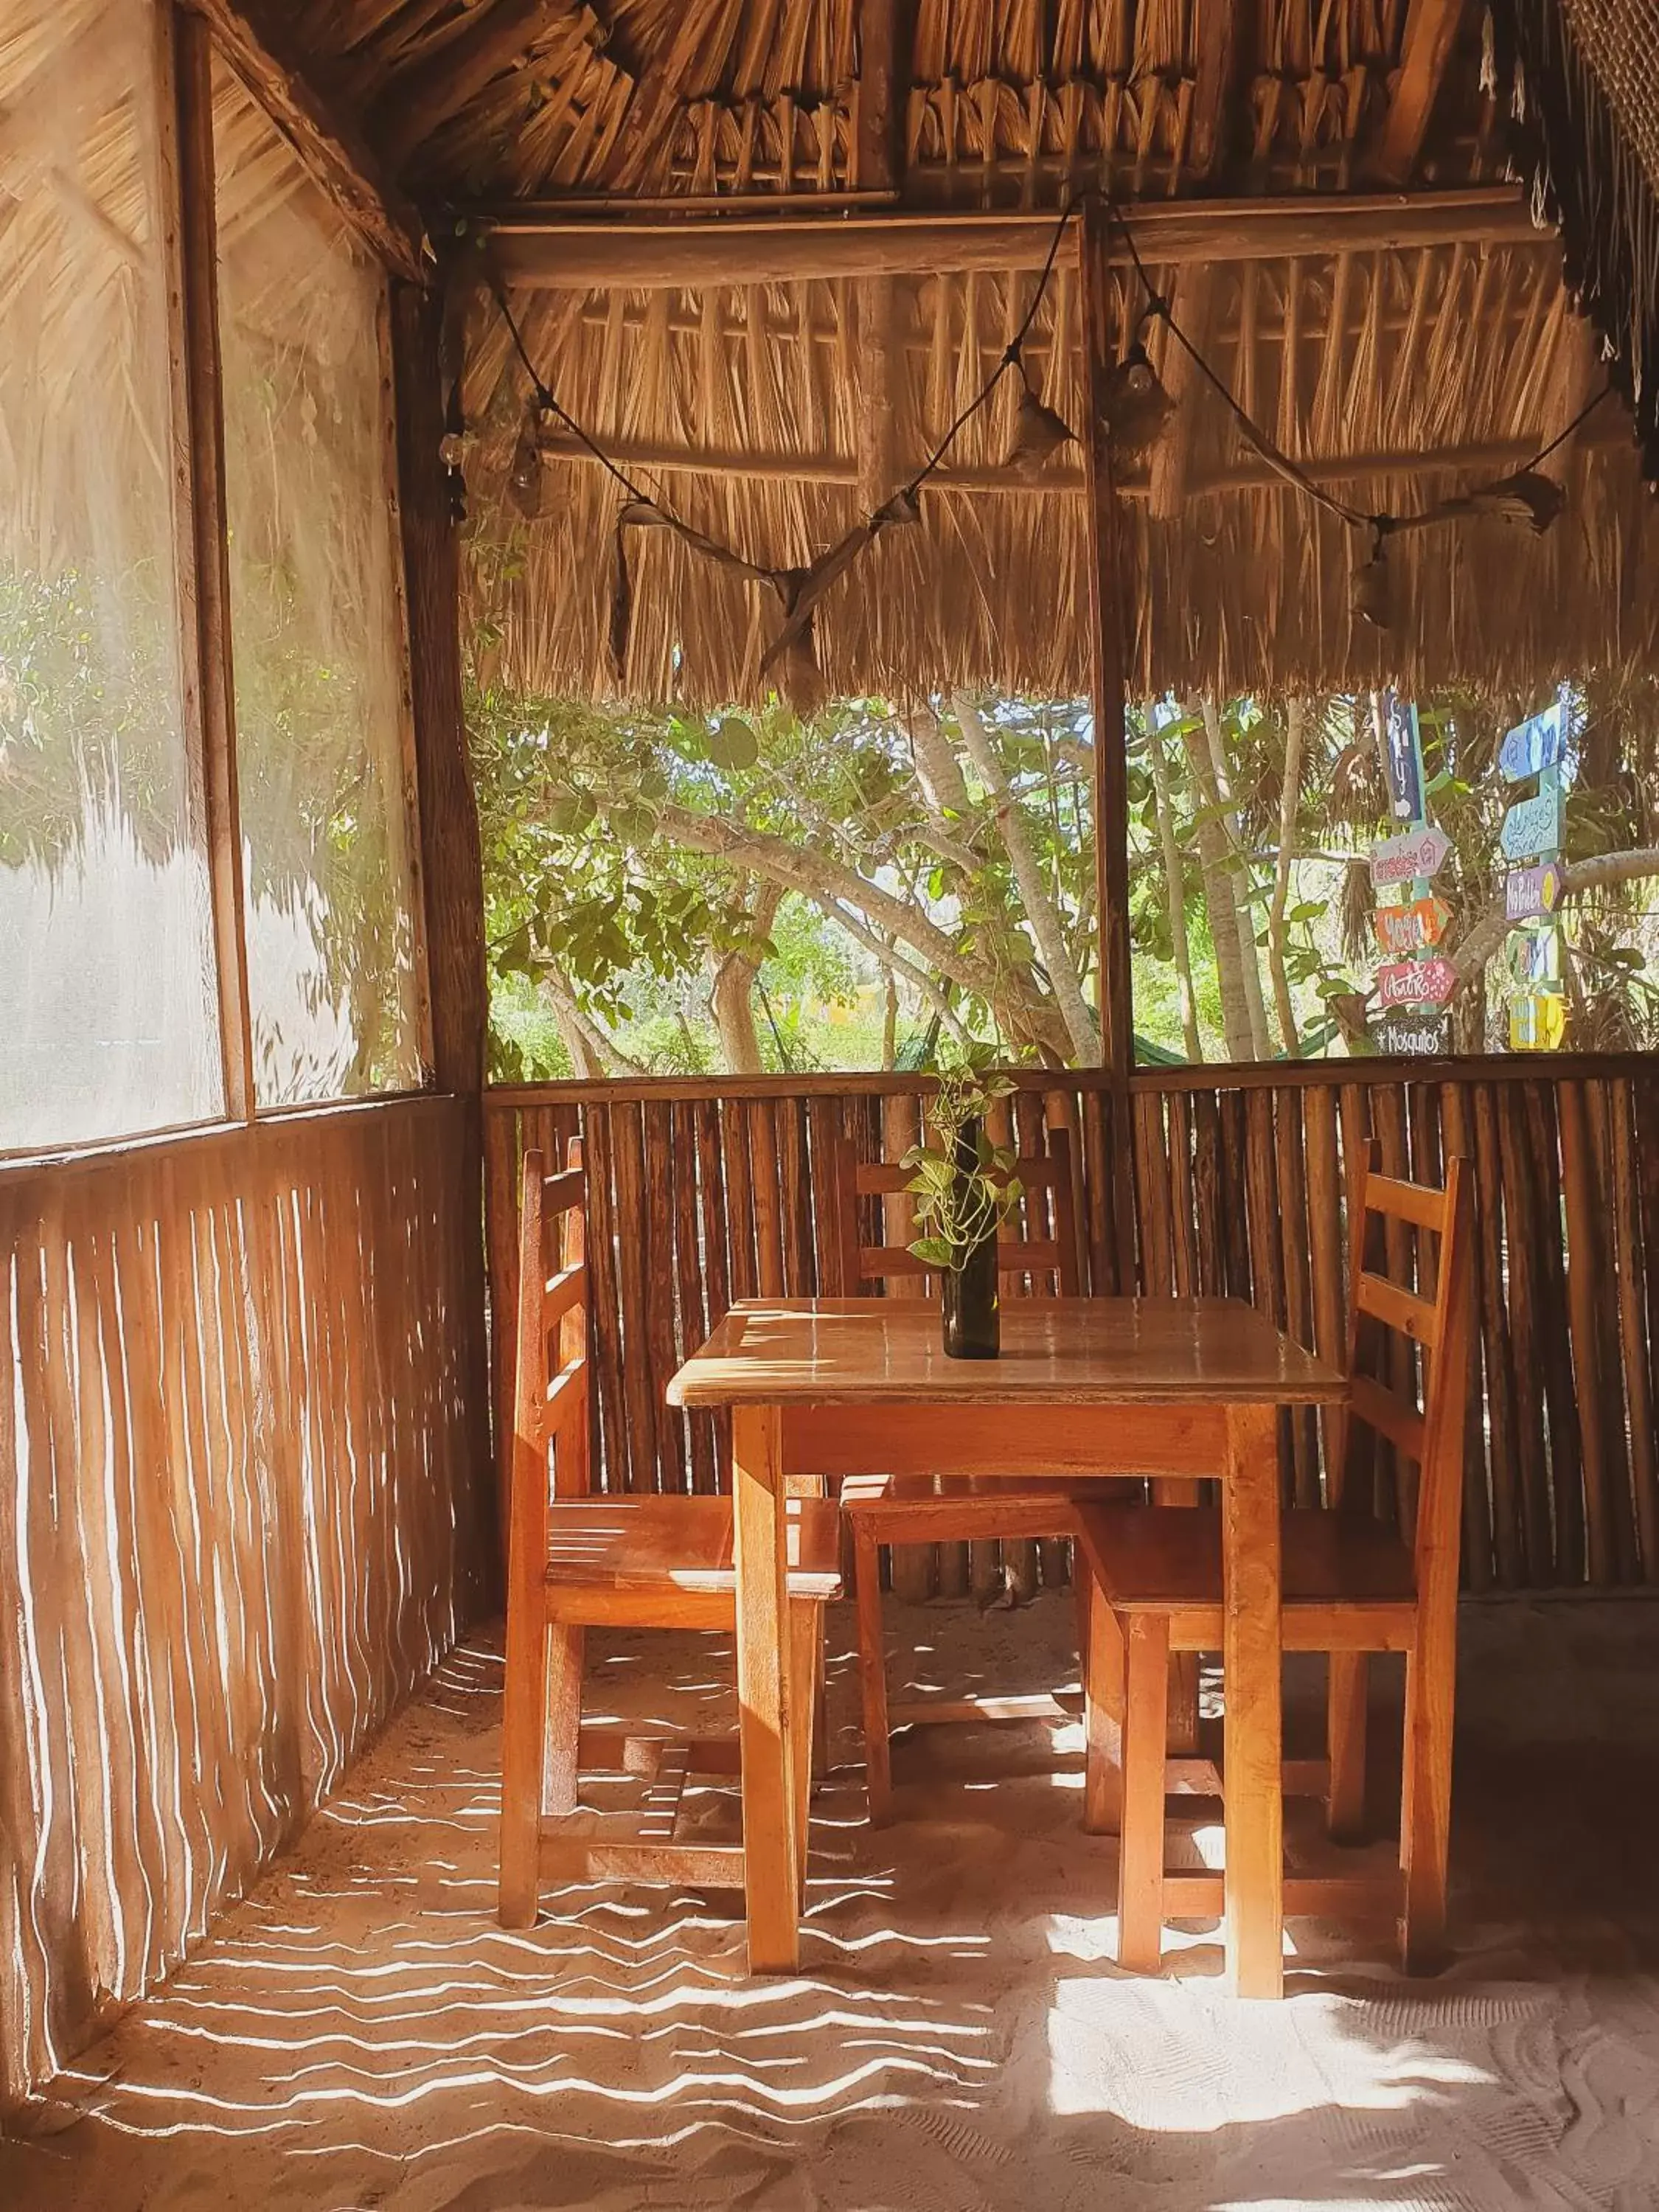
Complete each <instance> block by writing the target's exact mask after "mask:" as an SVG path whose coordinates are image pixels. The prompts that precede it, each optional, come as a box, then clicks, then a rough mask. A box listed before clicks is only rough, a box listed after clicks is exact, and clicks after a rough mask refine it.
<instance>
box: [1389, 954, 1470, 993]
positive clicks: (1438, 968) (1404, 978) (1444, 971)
mask: <svg viewBox="0 0 1659 2212" xmlns="http://www.w3.org/2000/svg"><path fill="white" fill-rule="evenodd" d="M1456 988H1457V970H1456V969H1455V968H1454V967H1453V966H1452V964H1451V962H1450V961H1449V960H1443V959H1442V958H1441V957H1440V956H1439V954H1438V953H1436V954H1435V956H1434V957H1433V958H1432V959H1431V960H1395V961H1391V962H1390V963H1389V965H1388V966H1387V967H1386V968H1379V969H1377V971H1376V995H1377V996H1378V998H1379V999H1381V1000H1382V1001H1383V1005H1384V1006H1444V1005H1445V1003H1446V1001H1447V1000H1448V999H1449V998H1450V996H1451V994H1452V993H1453V992H1454V991H1455V989H1456Z"/></svg>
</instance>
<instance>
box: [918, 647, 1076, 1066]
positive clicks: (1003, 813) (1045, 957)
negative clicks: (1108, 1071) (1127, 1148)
mask: <svg viewBox="0 0 1659 2212" xmlns="http://www.w3.org/2000/svg"><path fill="white" fill-rule="evenodd" d="M952 703H953V704H954V706H955V708H956V713H957V727H958V728H959V729H960V731H961V732H962V741H963V744H964V745H966V747H967V749H968V754H969V758H970V759H971V760H972V762H973V763H974V766H975V768H976V769H978V770H979V773H980V777H981V781H982V782H983V783H984V785H985V787H986V790H987V792H988V793H989V794H990V798H991V802H992V805H994V808H995V810H996V819H997V828H998V829H999V831H1000V834H1001V837H1002V842H1003V845H1004V848H1006V852H1007V854H1008V860H1009V863H1010V865H1011V866H1012V869H1013V872H1014V880H1015V882H1016V883H1017V884H1018V885H1019V895H1020V898H1021V900H1022V901H1023V902H1024V908H1025V919H1026V921H1027V922H1028V923H1029V924H1030V931H1031V934H1032V936H1033V937H1034V938H1036V943H1037V950H1038V951H1040V952H1041V953H1042V964H1043V966H1044V967H1045V968H1046V969H1048V983H1049V987H1050V989H1051V990H1052V991H1053V992H1054V1001H1055V1004H1056V1005H1057V1006H1059V1008H1060V1017H1061V1018H1062V1020H1063V1021H1064V1022H1065V1024H1066V1035H1067V1036H1069V1037H1070V1039H1071V1042H1072V1050H1073V1053H1074V1054H1076V1056H1077V1061H1078V1064H1079V1066H1084V1067H1097V1066H1099V1065H1100V1030H1099V1026H1098V1024H1097V1022H1096V1020H1095V1018H1094V1015H1093V1013H1092V1012H1091V1010H1090V1007H1089V1004H1088V1001H1087V1000H1085V997H1084V995H1083V985H1082V982H1081V981H1080V979H1079V975H1078V972H1077V969H1076V967H1075V966H1074V965H1073V960H1072V953H1071V947H1070V946H1069V945H1067V944H1066V929H1065V925H1064V923H1063V922H1062V921H1061V920H1060V911H1059V908H1057V907H1056V906H1055V904H1054V899H1053V897H1052V896H1051V895H1050V893H1049V890H1048V884H1047V883H1046V882H1045V881H1044V879H1043V874H1042V865H1041V863H1040V862H1039V860H1038V859H1037V856H1036V849H1035V848H1034V847H1033V846H1032V843H1031V840H1030V835H1029V833H1028V831H1027V828H1026V823H1025V817H1024V814H1023V813H1022V812H1021V811H1020V805H1019V801H1018V798H1017V797H1016V796H1015V794H1014V792H1013V790H1012V787H1011V786H1010V784H1009V781H1008V775H1007V771H1006V769H1005V768H1004V766H1003V762H1002V756H1001V754H1000V752H999V750H997V742H996V738H995V737H994V734H993V733H992V732H991V731H990V730H988V729H987V727H986V725H985V722H984V720H983V719H982V718H981V714H980V712H979V709H978V708H977V707H975V704H974V702H972V700H971V699H969V698H966V697H964V696H963V694H962V693H961V692H960V691H958V692H957V693H956V694H955V695H954V697H953V702H952Z"/></svg>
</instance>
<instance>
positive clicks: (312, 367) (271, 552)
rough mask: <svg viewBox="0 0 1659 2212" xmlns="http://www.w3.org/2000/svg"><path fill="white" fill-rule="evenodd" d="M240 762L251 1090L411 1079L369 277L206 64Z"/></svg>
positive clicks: (398, 666)
mask: <svg viewBox="0 0 1659 2212" xmlns="http://www.w3.org/2000/svg"><path fill="white" fill-rule="evenodd" d="M214 135H215V149H216V161H217V165H218V191H219V246H220V271H219V286H220V329H221V337H222V348H223V355H224V382H225V445H226V466H227V471H228V504H229V513H230V557H231V612H232V638H233V646H234V658H235V677H236V726H237V761H238V770H239V775H240V799H241V813H242V832H243V848H244V861H245V866H246V877H247V950H248V983H249V995H250V999H251V1000H252V1016H253V1049H254V1071H255V1078H256V1083H257V1088H258V1099H259V1103H261V1104H262V1105H267V1106H270V1105H283V1104H290V1103H299V1102H301V1101H304V1100H308V1099H322V1098H329V1097H342V1096H346V1095H353V1094H361V1093H362V1092H366V1091H386V1090H395V1089H398V1088H402V1087H405V1086H408V1085H413V1084H415V1083H416V1082H417V1081H418V1080H419V1077H420V1050H419V1039H418V1027H417V1019H416V969H417V962H416V940H415V925H414V916H415V914H416V900H415V897H414V891H413V884H412V879H411V867H410V808H409V806H408V805H407V803H406V796H405V786H404V761H405V758H406V752H405V746H404V734H405V731H406V727H407V720H406V718H407V714H408V701H407V690H406V674H405V653H404V623H403V613H402V608H401V605H400V603H399V600H398V588H397V575H398V570H397V550H398V549H397V544H396V534H395V526H394V515H393V510H392V502H391V499H390V496H389V487H390V474H389V459H388V450H387V441H388V438H389V435H390V427H391V426H390V418H389V407H390V398H389V392H388V390H387V386H386V377H385V374H384V362H385V357H386V356H385V332H384V328H383V319H384V301H385V287H384V283H383V281H382V279H381V277H380V272H379V271H378V270H377V269H376V268H375V267H374V265H373V264H372V263H371V262H370V261H369V260H368V258H367V257H366V256H365V255H364V254H363V253H362V252H361V251H360V250H359V249H358V248H357V246H356V244H355V242H354V241H353V240H351V239H350V238H349V236H348V235H347V234H344V233H343V229H342V226H341V223H340V221H339V218H338V217H337V216H336V215H335V214H334V213H333V212H332V210H331V209H330V207H329V205H328V204H327V203H326V201H325V200H324V199H323V197H321V195H320V194H319V192H318V191H317V190H316V188H315V186H314V185H312V183H311V182H310V180H309V179H308V178H307V175H306V173H305V172H304V171H303V170H302V169H301V167H300V164H299V162H298V161H297V160H296V159H295V156H294V155H293V154H292V153H291V152H290V151H289V148H288V146H287V145H286V143H284V142H283V140H282V139H281V138H280V137H278V136H277V134H276V131H274V130H273V129H272V128H271V126H270V124H269V123H268V122H267V121H266V119H265V118H264V115H263V113H262V112H261V111H259V110H258V108H257V107H256V106H254V104H253V102H252V100H250V99H249V98H248V96H247V94H246V93H245V92H244V90H243V89H242V88H241V86H240V84H239V83H238V82H237V81H236V80H235V78H234V77H233V76H231V75H230V74H229V72H228V71H226V70H220V71H219V73H218V75H217V76H216V80H215V95H214Z"/></svg>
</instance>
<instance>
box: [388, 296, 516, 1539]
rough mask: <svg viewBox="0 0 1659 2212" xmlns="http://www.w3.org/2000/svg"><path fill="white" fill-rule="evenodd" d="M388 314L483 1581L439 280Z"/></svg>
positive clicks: (484, 1482) (468, 897)
mask: <svg viewBox="0 0 1659 2212" xmlns="http://www.w3.org/2000/svg"><path fill="white" fill-rule="evenodd" d="M391 314H392V384H393V393H394V400H395V405H396V410H397V418H398V491H399V500H398V523H399V528H400V531H401V534H402V538H403V558H404V587H405V595H406V601H407V605H408V613H409V654H410V671H409V672H410V700H411V705H412V708H413V715H414V739H415V769H416V784H417V787H418V793H419V817H420V818H419V835H420V850H421V872H422V884H423V890H424V896H425V905H426V941H427V959H428V975H429V979H430V987H431V994H432V1068H433V1075H434V1079H435V1082H436V1085H437V1087H438V1089H439V1090H440V1091H447V1092H448V1093H449V1094H450V1095H451V1096H453V1097H456V1098H458V1099H459V1100H460V1101H461V1103H462V1104H463V1106H464V1107H465V1109H466V1110H465V1129H464V1136H463V1141H462V1156H461V1158H460V1159H459V1161H458V1162H457V1164H456V1203H457V1206H458V1208H459V1212H458V1216H457V1219H458V1225H459V1236H460V1237H461V1269H462V1273H461V1282H462V1286H463V1295H464V1297H465V1308H466V1310H465V1314H464V1316H462V1328H463V1352H464V1358H465V1383H466V1392H467V1399H468V1405H469V1413H470V1418H471V1429H472V1443H473V1460H474V1468H473V1472H474V1480H475V1482H476V1485H477V1513H476V1516H475V1518H476V1527H475V1530H474V1534H475V1538H476V1541H477V1563H478V1565H479V1568H480V1570H481V1572H482V1573H483V1577H484V1580H485V1582H486V1583H492V1582H493V1580H494V1568H493V1562H494V1561H495V1557H496V1555H497V1553H498V1552H499V1549H500V1546H499V1541H498V1534H497V1526H498V1524H497V1519H496V1513H495V1500H494V1498H493V1496H492V1485H491V1482H490V1479H489V1471H490V1453H489V1361H488V1354H487V1349H486V1343H485V1329H484V1262H483V1078H484V1048H485V1035H486V1030H487V1028H488V1023H489V987H488V983H487V981H486V975H485V968H484V915H483V854H482V851H481V848H480V844H479V836H478V807H477V795H476V793H475V792H474V789H473V784H472V771H471V763H469V761H468V758H467V749H466V714H465V702H464V699H463V695H462V687H461V639H460V553H459V542H458V539H457V537H456V532H455V530H454V527H453V523H452V521H451V519H450V513H449V494H448V489H447V484H446V482H445V472H444V468H443V465H442V462H441V459H440V458H439V453H438V447H439V443H440V441H441V439H442V437H443V434H444V394H443V371H442V367H441V343H442V332H443V299H442V293H441V288H440V287H439V286H437V285H436V284H434V285H432V286H429V287H426V288H422V286H419V285H416V284H410V283H404V281H402V280H401V279H394V280H393V282H392V288H391ZM508 1325H509V1326H510V1325H511V1324H510V1322H509V1324H508Z"/></svg>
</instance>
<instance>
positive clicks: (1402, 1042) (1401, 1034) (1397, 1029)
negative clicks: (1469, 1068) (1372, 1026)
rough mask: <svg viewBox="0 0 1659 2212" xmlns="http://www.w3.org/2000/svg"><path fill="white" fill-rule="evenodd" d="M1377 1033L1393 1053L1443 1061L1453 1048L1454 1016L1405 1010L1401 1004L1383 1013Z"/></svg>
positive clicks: (1392, 1054) (1385, 1048) (1390, 1052)
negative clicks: (1452, 1029)
mask: <svg viewBox="0 0 1659 2212" xmlns="http://www.w3.org/2000/svg"><path fill="white" fill-rule="evenodd" d="M1376 1034H1377V1036H1378V1038H1379V1040H1380V1041H1381V1043H1382V1046H1383V1051H1384V1052H1386V1053H1388V1054H1389V1055H1390V1056H1395V1055H1401V1056H1409V1057H1411V1058H1412V1059H1414V1060H1415V1059H1421V1060H1440V1059H1443V1057H1444V1055H1445V1054H1446V1053H1447V1052H1448V1051H1449V1048H1450V1043H1451V1016H1450V1015H1449V1014H1444V1013H1402V1012H1401V1011H1400V1009H1399V1008H1398V1007H1395V1008H1394V1009H1392V1010H1391V1011H1390V1012H1388V1013H1386V1014H1384V1015H1383V1018H1382V1020H1381V1021H1380V1022H1379V1023H1378V1024H1377V1029H1376Z"/></svg>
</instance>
